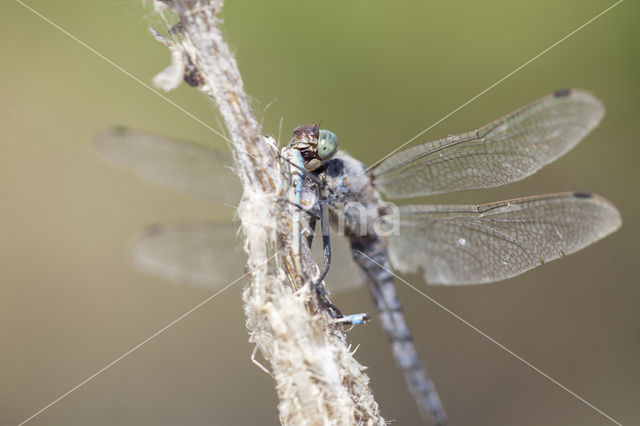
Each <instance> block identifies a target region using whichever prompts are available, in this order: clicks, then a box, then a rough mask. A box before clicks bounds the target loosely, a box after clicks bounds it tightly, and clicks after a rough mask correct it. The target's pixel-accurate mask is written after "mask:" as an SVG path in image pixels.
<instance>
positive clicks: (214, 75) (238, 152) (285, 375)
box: [155, 0, 385, 425]
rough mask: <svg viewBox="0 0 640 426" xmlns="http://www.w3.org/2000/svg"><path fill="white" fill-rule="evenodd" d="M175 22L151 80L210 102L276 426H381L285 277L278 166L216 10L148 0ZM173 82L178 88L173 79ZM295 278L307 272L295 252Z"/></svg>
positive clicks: (307, 293)
mask: <svg viewBox="0 0 640 426" xmlns="http://www.w3.org/2000/svg"><path fill="white" fill-rule="evenodd" d="M155 4H156V6H158V8H161V9H163V10H167V9H169V10H170V11H173V12H175V14H177V16H178V17H179V24H178V26H177V27H174V29H173V32H174V33H178V35H177V37H176V39H175V40H174V39H167V38H164V37H162V36H160V35H159V34H157V33H156V34H155V36H156V38H157V39H159V40H160V41H162V42H163V43H165V44H166V45H167V46H168V47H169V48H170V49H171V51H172V62H173V63H172V67H170V68H169V69H167V70H165V72H163V73H162V74H161V75H159V76H158V78H157V79H156V80H155V82H156V84H158V85H161V86H162V87H163V88H165V89H171V88H172V87H174V86H175V85H176V84H177V81H178V80H180V79H181V77H182V75H184V72H185V71H186V72H187V75H188V76H190V81H191V83H193V84H195V85H197V86H198V87H199V89H200V90H201V91H202V92H204V93H205V94H206V95H207V96H209V97H210V98H211V99H213V100H214V101H215V103H216V105H217V106H218V109H219V110H220V113H221V115H222V117H223V120H224V123H225V125H226V128H227V130H228V134H229V136H230V139H231V141H232V143H233V145H234V147H235V150H234V157H235V161H236V164H235V166H236V171H237V173H238V175H239V176H240V178H241V180H242V183H243V187H244V193H243V198H242V202H241V203H240V206H239V208H238V216H239V218H240V221H241V224H242V232H243V234H244V237H245V250H246V252H247V254H248V267H249V268H250V271H251V284H250V286H249V287H247V289H245V291H244V293H243V299H244V303H245V308H244V309H245V313H246V315H247V327H248V329H249V331H250V341H251V342H253V343H255V344H256V345H257V346H258V348H259V349H260V351H261V352H262V354H263V356H264V357H265V359H266V360H267V361H268V362H269V364H270V369H271V372H272V375H273V378H274V379H275V382H276V389H277V392H278V396H279V398H280V404H279V410H280V420H281V421H282V423H284V424H294V425H304V424H309V425H316V424H384V423H385V422H384V419H383V418H382V417H381V416H380V414H379V411H378V406H377V403H376V402H375V400H374V399H373V396H372V394H371V391H370V389H369V387H368V382H369V379H368V377H367V375H366V374H365V373H364V371H363V370H364V367H363V366H361V365H360V364H359V363H358V362H356V361H355V360H354V358H353V357H352V354H351V353H350V351H349V348H348V346H347V344H346V342H345V338H344V335H343V333H342V332H341V330H339V329H338V328H337V327H336V325H335V324H334V323H333V322H332V321H331V319H330V318H329V317H328V315H327V314H326V313H325V312H324V311H323V310H322V309H318V307H317V303H316V298H315V294H314V292H313V291H311V290H310V286H309V284H308V283H305V279H304V277H302V276H300V274H299V273H298V272H297V271H296V268H294V267H293V265H294V262H293V258H292V250H291V247H292V238H291V235H292V219H291V218H293V217H294V211H295V207H294V206H292V205H290V204H287V203H283V202H282V200H283V199H285V198H289V197H290V194H291V191H292V189H291V185H290V173H289V167H288V165H287V163H283V162H282V161H281V160H280V159H279V157H278V150H277V147H276V145H275V143H274V141H273V140H272V139H269V138H265V137H263V136H262V132H261V129H260V126H259V124H258V122H257V121H256V119H255V118H254V116H253V114H252V112H251V108H250V105H249V102H248V98H247V95H246V94H245V92H244V90H243V85H242V78H241V76H240V72H239V70H238V67H237V64H236V61H235V59H234V58H233V56H232V55H231V53H230V51H229V48H228V46H227V44H226V43H225V41H224V39H223V37H222V31H221V28H220V26H221V20H220V18H218V16H217V15H218V13H219V12H220V9H221V8H222V1H221V0H217V1H216V0H211V1H207V0H162V1H160V0H156V2H155ZM176 76H178V79H176ZM302 270H303V271H305V272H306V274H305V275H307V276H312V275H313V273H315V272H316V271H317V266H316V265H315V264H314V263H313V261H312V259H311V257H310V255H309V252H308V248H306V247H303V256H302Z"/></svg>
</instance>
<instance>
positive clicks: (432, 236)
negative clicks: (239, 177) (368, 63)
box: [96, 89, 622, 425]
mask: <svg viewBox="0 0 640 426" xmlns="http://www.w3.org/2000/svg"><path fill="white" fill-rule="evenodd" d="M603 116H604V107H603V105H602V103H601V101H600V100H599V99H598V98H596V97H595V96H594V95H593V94H591V93H590V92H588V91H585V90H581V89H564V90H558V91H556V92H554V93H552V94H549V95H547V96H545V97H542V98H540V99H538V100H536V101H533V102H531V103H529V104H527V105H525V106H523V107H521V108H518V109H516V110H514V111H512V112H510V113H508V114H506V115H504V116H502V117H501V118H498V119H497V120H494V121H492V122H490V123H489V124H486V125H484V126H482V127H480V128H478V129H476V130H473V131H470V132H465V133H460V134H456V135H449V136H447V137H445V138H441V139H436V140H432V141H429V142H424V143H421V144H419V145H416V146H413V147H410V148H408V149H405V150H401V151H398V152H395V153H393V154H392V155H389V156H388V157H386V158H384V159H383V160H381V161H379V162H377V163H376V164H374V165H373V166H371V167H368V168H367V167H366V166H365V165H364V164H363V163H361V162H360V161H358V160H356V159H355V158H353V157H351V156H350V155H348V154H347V153H345V152H343V151H340V150H338V147H337V137H336V136H335V134H333V133H332V132H330V131H326V130H320V129H318V127H317V126H315V125H307V126H301V127H298V128H297V129H296V130H295V131H294V135H293V137H292V139H291V141H290V143H289V146H288V147H287V148H289V149H300V153H301V154H300V156H301V158H302V161H303V163H302V164H303V165H304V166H305V168H306V169H307V170H306V173H302V174H299V175H300V176H301V179H302V181H303V182H305V185H306V188H307V192H308V193H310V194H312V196H311V198H312V204H313V208H312V209H311V211H312V212H313V211H321V210H322V209H327V210H328V216H329V220H330V222H331V223H332V225H333V226H334V228H338V230H339V231H340V233H341V234H343V235H344V236H345V237H346V238H343V239H342V240H338V242H337V243H336V241H333V242H332V244H331V250H332V251H333V252H334V256H333V257H334V258H336V262H334V263H332V266H331V269H330V271H329V275H328V276H327V282H328V283H329V286H330V288H331V286H332V284H333V285H334V287H333V289H334V290H336V291H337V290H339V289H348V288H354V287H355V286H357V285H359V284H361V283H362V282H364V283H365V284H366V286H367V288H368V289H369V292H370V293H371V295H372V297H373V301H374V305H375V306H376V309H377V311H378V312H377V313H378V317H379V320H380V323H381V325H382V328H383V330H384V331H385V333H386V335H387V337H388V339H389V341H390V343H391V347H392V352H393V354H394V357H395V359H396V363H397V365H398V366H399V368H400V369H401V370H402V372H403V374H404V376H405V379H406V382H407V384H408V387H409V390H410V392H411V394H412V395H413V397H414V399H415V401H416V403H417V406H418V408H419V409H420V412H421V414H422V415H423V417H424V418H425V420H426V421H427V422H429V423H431V424H437V425H444V424H445V423H446V414H445V411H444V408H443V405H442V402H441V400H440V398H439V396H438V393H437V391H436V389H435V386H434V384H433V383H432V381H431V380H430V378H429V376H428V374H427V370H426V368H425V367H424V365H423V363H422V362H421V361H420V358H419V357H418V354H417V351H416V348H415V346H414V343H413V338H412V334H411V332H410V330H409V327H408V325H407V322H406V320H405V318H404V315H403V312H402V305H401V304H400V301H399V298H398V294H397V291H396V287H395V283H394V274H393V272H392V271H393V270H396V271H399V272H401V273H422V275H423V277H424V279H425V281H426V282H427V283H428V284H443V285H461V284H480V283H490V282H495V281H501V280H505V279H508V278H511V277H514V276H517V275H519V274H522V273H524V272H526V271H528V270H530V269H532V268H535V267H537V266H540V265H543V264H544V263H546V262H549V261H552V260H554V259H558V258H560V257H563V256H565V255H568V254H571V253H574V252H576V251H578V250H581V249H583V248H585V247H586V246H588V245H590V244H592V243H594V242H596V241H598V240H600V239H602V238H604V237H606V236H607V235H609V234H611V233H613V232H614V231H616V230H617V229H618V228H619V227H620V226H621V224H622V219H621V215H620V213H619V211H618V210H617V209H616V207H615V206H614V205H613V204H612V203H611V202H610V201H608V200H607V199H605V198H604V197H602V196H599V195H596V194H592V193H585V192H563V193H554V194H545V195H535V196H528V197H523V198H515V199H510V200H505V201H498V202H491V203H486V204H473V205H433V204H424V203H420V204H405V205H401V206H395V205H394V204H392V203H390V202H386V201H383V200H384V199H383V196H384V197H386V199H389V200H391V199H403V198H416V197H422V196H429V195H434V194H443V193H449V192H455V191H464V190H472V189H483V188H492V187H498V186H502V185H506V184H509V183H513V182H516V181H519V180H522V179H524V178H526V177H528V176H530V175H532V174H534V173H535V172H537V171H538V170H539V169H541V168H542V167H543V166H545V165H547V164H549V163H551V162H553V161H555V160H557V159H558V158H559V157H561V156H562V155H564V154H565V153H567V152H568V151H569V150H571V149H572V148H573V147H574V146H575V145H576V144H577V143H578V142H580V141H581V140H582V139H583V138H584V137H585V136H586V135H587V134H588V133H589V132H590V131H591V130H593V129H594V128H595V127H596V126H597V125H598V124H599V123H600V121H601V120H602V118H603ZM96 143H97V146H98V149H99V151H100V152H101V153H102V155H103V156H104V157H105V159H107V160H108V161H110V162H112V163H115V164H117V165H120V166H124V167H127V168H129V169H132V170H133V171H135V172H136V173H138V174H139V175H140V177H142V178H143V179H144V180H146V181H149V182H151V183H154V184H159V185H163V186H166V187H171V188H174V189H179V190H188V191H190V192H192V193H195V194H197V195H200V196H204V197H206V198H210V199H214V200H217V201H219V200H226V202H229V203H231V204H232V205H233V203H234V201H235V199H234V198H233V190H232V185H230V184H228V183H227V182H228V181H229V180H228V179H229V178H230V177H231V176H233V175H232V173H231V171H230V169H229V168H228V167H227V166H228V164H230V163H229V161H230V156H229V155H227V154H225V153H223V152H220V151H218V150H214V149H212V148H209V147H204V146H201V145H197V144H193V143H189V142H184V141H176V140H172V139H169V138H164V137H159V136H156V135H151V134H147V133H143V132H138V131H131V130H122V129H120V130H111V131H108V132H106V133H104V134H102V135H101V136H100V137H98V138H97V142H96ZM319 150H320V151H319ZM309 188H311V189H309ZM238 194H239V192H238V193H237V194H236V195H235V196H236V197H239V195H238ZM229 196H231V198H229ZM308 198H309V197H308ZM236 199H237V198H236ZM314 209H315V210H314ZM312 214H313V213H312ZM313 217H314V218H315V217H321V215H319V214H315V215H313ZM309 226H310V227H314V226H315V219H313V218H312V219H311V220H309ZM307 231H308V232H311V231H309V230H307ZM234 236H235V232H234V230H233V228H232V227H229V226H227V225H223V224H169V225H154V226H151V227H149V228H148V229H147V230H146V232H145V233H144V234H143V235H142V236H141V237H139V239H138V240H137V243H136V244H135V245H134V250H133V256H134V259H135V262H136V264H137V265H138V266H139V267H140V268H141V269H143V270H145V271H147V272H150V273H152V274H155V275H158V276H161V277H163V278H165V279H168V280H171V281H176V282H187V283H191V284H193V285H196V286H200V287H206V288H219V287H221V286H223V285H225V284H226V283H227V282H229V281H230V280H227V275H225V274H226V272H225V271H227V270H229V269H232V266H233V265H234V259H235V263H236V264H237V263H238V260H237V259H239V258H240V257H239V256H237V255H233V254H232V255H230V250H229V249H228V247H229V245H228V243H227V241H231V240H233V239H234ZM304 241H307V242H308V243H309V244H311V239H307V240H304ZM345 251H346V252H348V253H349V257H351V258H352V259H353V262H349V263H347V264H346V265H343V267H344V269H343V268H342V267H338V265H336V263H338V261H339V260H344V259H345V258H346V257H347V255H346V254H344V253H345ZM336 253H337V254H336ZM223 265H224V266H223ZM238 267H239V268H241V267H242V266H241V265H240V266H238ZM237 270H241V269H237ZM336 271H338V272H336ZM332 274H333V275H332ZM358 276H359V278H358Z"/></svg>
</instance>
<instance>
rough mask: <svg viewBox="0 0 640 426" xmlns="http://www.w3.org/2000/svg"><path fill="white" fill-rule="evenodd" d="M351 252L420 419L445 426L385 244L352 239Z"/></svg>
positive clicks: (378, 240) (374, 239)
mask: <svg viewBox="0 0 640 426" xmlns="http://www.w3.org/2000/svg"><path fill="white" fill-rule="evenodd" d="M351 249H352V254H353V258H354V260H355V262H356V263H357V264H358V266H359V267H360V269H361V271H362V273H363V275H364V278H365V281H366V283H367V287H368V288H369V291H370V292H371V295H372V297H373V300H374V303H375V305H376V308H377V310H378V315H379V317H380V322H381V324H382V328H383V329H384V331H385V333H386V335H387V338H388V339H389V342H390V343H391V346H392V350H393V356H394V358H395V360H396V364H397V365H398V366H399V367H400V369H401V370H402V372H403V374H404V376H405V380H406V381H407V385H408V387H409V390H410V391H411V394H412V395H413V397H414V398H415V400H416V403H417V404H418V407H419V408H420V411H421V413H422V415H423V417H424V418H425V419H426V420H428V421H429V422H430V423H432V424H436V425H444V424H445V423H446V415H445V412H444V408H443V407H442V403H441V402H440V397H439V396H438V393H437V392H436V389H435V386H434V385H433V382H432V381H431V380H430V379H429V376H428V374H427V371H426V369H425V367H424V366H423V364H422V362H421V361H420V358H419V357H418V353H417V351H416V348H415V346H414V344H413V337H412V335H411V331H410V330H409V327H408V325H407V323H406V320H405V317H404V313H403V312H402V306H401V304H400V300H399V299H398V294H397V291H396V287H395V283H394V281H393V274H392V273H391V266H390V264H389V258H388V255H387V249H386V246H385V244H384V242H383V241H382V239H381V238H380V237H378V236H377V235H376V236H366V237H362V238H352V239H351Z"/></svg>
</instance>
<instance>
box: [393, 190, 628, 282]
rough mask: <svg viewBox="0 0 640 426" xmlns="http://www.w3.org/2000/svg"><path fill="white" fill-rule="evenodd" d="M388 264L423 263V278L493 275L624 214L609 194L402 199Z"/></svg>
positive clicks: (581, 239) (559, 251)
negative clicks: (443, 201)
mask: <svg viewBox="0 0 640 426" xmlns="http://www.w3.org/2000/svg"><path fill="white" fill-rule="evenodd" d="M396 223H397V225H398V228H399V233H398V235H395V236H392V237H390V239H389V256H390V259H391V263H392V265H393V266H394V267H395V268H397V269H398V270H400V271H402V272H417V270H418V268H422V269H423V272H424V278H425V280H426V281H427V282H428V283H429V284H474V283H487V282H492V281H499V280H503V279H505V278H509V277H513V276H516V275H519V274H521V273H523V272H525V271H527V270H529V269H531V268H534V267H536V266H538V265H541V264H543V263H544V262H548V261H550V260H554V259H557V258H559V257H561V256H564V255H565V254H570V253H573V252H576V251H578V250H580V249H582V248H584V247H586V246H588V245H589V244H592V243H594V242H595V241H598V240H599V239H601V238H603V237H605V236H607V235H609V234H610V233H612V232H614V231H615V230H616V229H618V228H619V227H620V225H621V224H622V219H621V217H620V213H619V212H618V210H617V209H616V208H615V206H614V205H613V204H612V203H610V202H609V201H608V200H606V199H604V198H602V197H600V196H598V195H591V194H583V193H560V194H549V195H540V196H533V197H527V198H519V199H513V200H507V201H500V202H496V203H490V204H480V205H468V206H464V205H459V206H456V205H440V206H438V205H412V206H401V207H400V214H399V219H398V220H397V222H396Z"/></svg>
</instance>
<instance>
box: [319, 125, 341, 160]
mask: <svg viewBox="0 0 640 426" xmlns="http://www.w3.org/2000/svg"><path fill="white" fill-rule="evenodd" d="M336 151H338V137H337V136H336V134H335V133H333V132H332V131H331V130H324V129H322V130H320V134H319V136H318V156H319V157H320V159H322V161H325V160H328V159H330V158H331V157H333V156H334V155H335V154H336Z"/></svg>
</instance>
